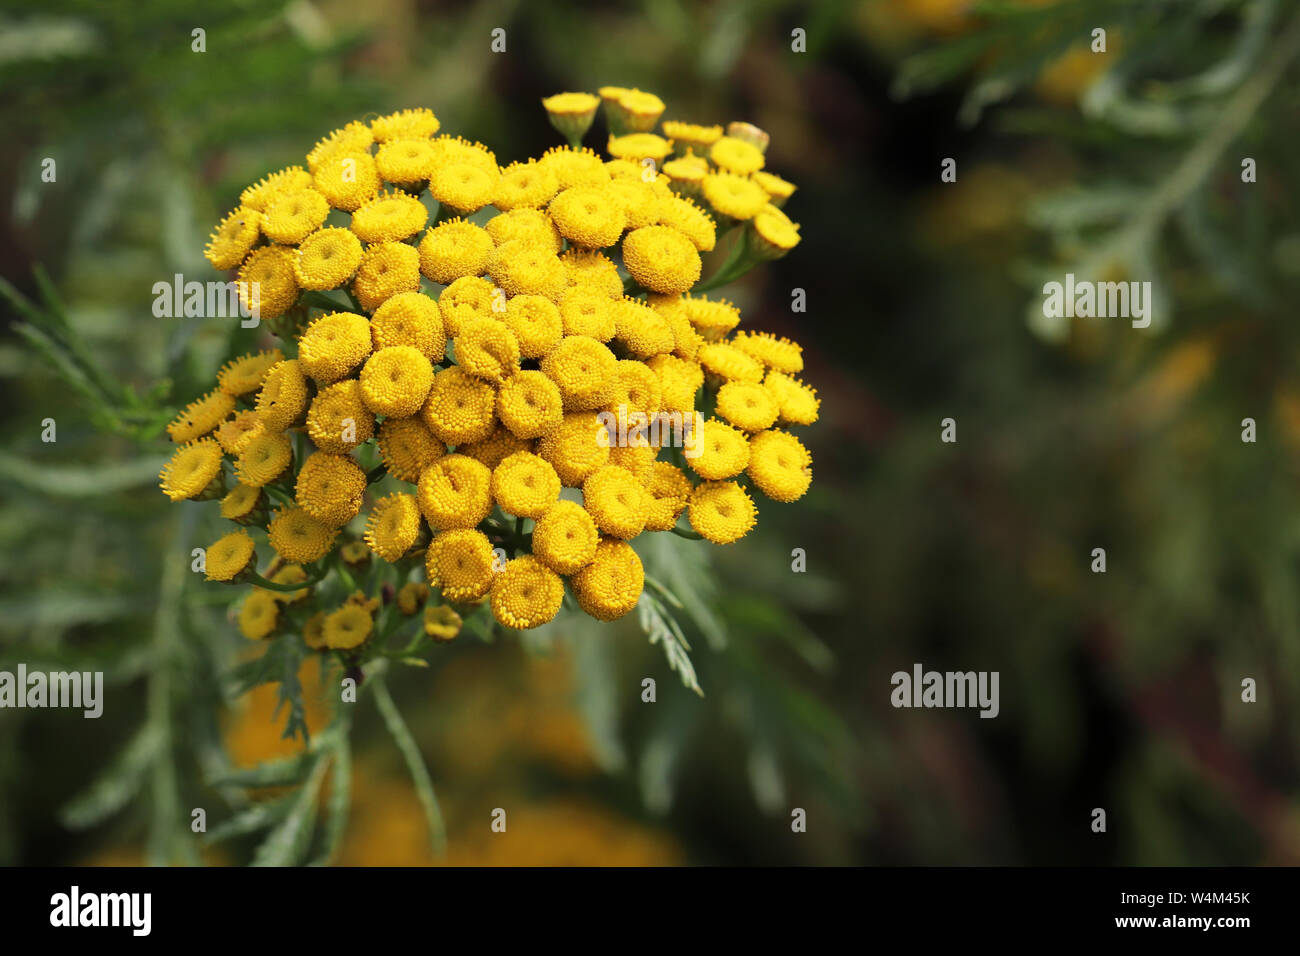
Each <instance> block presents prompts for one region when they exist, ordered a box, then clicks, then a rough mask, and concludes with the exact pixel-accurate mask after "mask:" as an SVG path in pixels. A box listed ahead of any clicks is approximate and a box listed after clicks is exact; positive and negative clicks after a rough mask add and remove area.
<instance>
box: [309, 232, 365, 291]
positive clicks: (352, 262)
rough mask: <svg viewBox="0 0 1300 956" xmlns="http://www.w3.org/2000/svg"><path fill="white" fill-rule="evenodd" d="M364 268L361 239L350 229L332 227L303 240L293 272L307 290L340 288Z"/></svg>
mask: <svg viewBox="0 0 1300 956" xmlns="http://www.w3.org/2000/svg"><path fill="white" fill-rule="evenodd" d="M359 265H361V240H360V239H358V238H357V237H356V236H355V235H353V234H352V232H351V231H350V230H348V229H341V228H339V227H337V226H329V227H327V228H325V229H318V230H317V231H316V232H313V233H312V234H311V235H310V236H308V237H307V238H306V239H304V240H303V241H302V243H301V244H300V245H299V246H298V250H297V252H296V253H295V254H294V260H293V273H294V277H295V278H296V279H297V280H298V285H300V286H302V287H303V288H304V289H337V288H339V287H340V286H342V285H344V284H345V283H346V282H347V281H348V280H349V279H351V278H352V276H353V275H355V274H356V271H357V266H359Z"/></svg>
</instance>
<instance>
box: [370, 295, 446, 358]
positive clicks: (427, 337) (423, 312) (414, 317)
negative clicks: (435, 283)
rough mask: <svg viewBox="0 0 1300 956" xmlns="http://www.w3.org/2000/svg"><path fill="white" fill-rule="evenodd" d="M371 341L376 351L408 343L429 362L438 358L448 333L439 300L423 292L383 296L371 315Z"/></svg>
mask: <svg viewBox="0 0 1300 956" xmlns="http://www.w3.org/2000/svg"><path fill="white" fill-rule="evenodd" d="M370 341H371V342H372V343H373V344H374V347H375V350H376V351H378V350H379V349H384V348H389V347H391V346H394V345H409V346H411V347H412V348H415V349H418V350H419V351H420V354H422V355H423V356H424V357H425V358H427V359H428V360H429V361H430V362H441V361H442V360H443V357H444V356H445V355H446V350H447V334H446V332H445V331H444V330H443V327H442V313H441V311H440V310H439V308H438V303H437V302H435V301H434V300H433V299H431V298H429V297H428V296H427V295H425V294H424V293H423V292H399V293H398V294H397V295H395V296H393V297H392V298H391V299H385V300H384V304H383V305H381V306H380V307H379V308H377V309H376V310H375V314H374V316H373V317H372V318H371V319H370Z"/></svg>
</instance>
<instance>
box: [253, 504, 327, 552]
mask: <svg viewBox="0 0 1300 956" xmlns="http://www.w3.org/2000/svg"><path fill="white" fill-rule="evenodd" d="M266 530H267V537H268V539H269V540H270V542H271V547H272V548H274V549H275V553H276V554H278V555H279V556H280V557H282V558H284V560H286V561H292V562H294V563H295V564H310V563H311V562H312V561H319V560H320V559H321V558H323V557H325V555H327V554H329V553H330V548H332V547H333V546H334V538H335V537H336V536H337V535H338V532H337V531H336V530H335V529H334V528H331V527H330V526H329V525H327V524H325V523H324V522H323V521H317V520H316V519H315V518H313V517H312V516H311V515H309V514H307V512H305V511H303V510H302V509H301V508H297V507H294V508H283V509H281V510H280V511H278V512H276V515H275V517H274V518H272V519H271V524H270V525H269V526H268V527H267V529H266Z"/></svg>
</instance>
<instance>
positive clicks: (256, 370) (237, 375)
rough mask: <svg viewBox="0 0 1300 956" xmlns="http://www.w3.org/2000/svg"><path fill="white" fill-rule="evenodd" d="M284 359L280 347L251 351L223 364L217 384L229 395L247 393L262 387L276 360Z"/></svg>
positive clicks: (218, 374)
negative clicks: (263, 350)
mask: <svg viewBox="0 0 1300 956" xmlns="http://www.w3.org/2000/svg"><path fill="white" fill-rule="evenodd" d="M282 361H284V356H283V355H282V354H281V353H280V350H279V349H270V350H269V351H265V352H249V353H248V354H246V355H241V356H239V358H233V359H231V360H230V361H229V362H227V363H226V364H225V365H223V366H221V371H220V372H218V373H217V385H218V387H220V389H221V390H222V391H223V392H225V393H226V394H227V395H247V394H248V393H249V392H255V391H257V390H258V389H259V388H261V387H262V382H263V381H265V379H266V373H267V372H269V371H270V370H271V367H272V366H273V365H275V363H276V362H282Z"/></svg>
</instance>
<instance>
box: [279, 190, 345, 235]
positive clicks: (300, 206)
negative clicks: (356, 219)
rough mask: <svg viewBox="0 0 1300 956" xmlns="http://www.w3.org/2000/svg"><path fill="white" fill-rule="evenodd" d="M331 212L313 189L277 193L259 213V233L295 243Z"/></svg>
mask: <svg viewBox="0 0 1300 956" xmlns="http://www.w3.org/2000/svg"><path fill="white" fill-rule="evenodd" d="M329 213H330V204H329V203H328V202H326V201H325V197H324V196H322V195H321V194H320V193H318V192H317V191H316V190H314V189H295V190H292V191H290V192H283V193H281V194H280V195H278V196H276V197H275V198H274V199H273V200H271V203H270V204H269V205H268V206H267V207H266V212H265V213H263V215H262V232H263V233H265V234H266V237H267V238H268V239H270V240H271V241H272V242H279V243H286V244H289V245H297V244H298V243H300V242H302V241H303V240H304V239H306V238H307V237H308V236H309V235H311V234H312V233H313V232H315V231H316V230H317V229H319V228H320V227H321V225H322V224H323V223H324V222H325V217H326V216H328V215H329Z"/></svg>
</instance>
